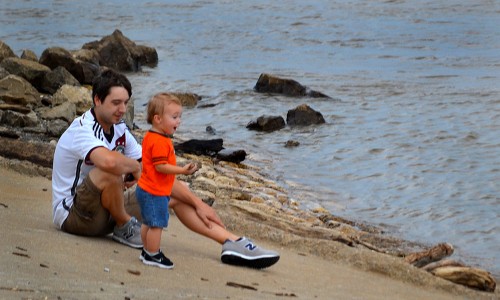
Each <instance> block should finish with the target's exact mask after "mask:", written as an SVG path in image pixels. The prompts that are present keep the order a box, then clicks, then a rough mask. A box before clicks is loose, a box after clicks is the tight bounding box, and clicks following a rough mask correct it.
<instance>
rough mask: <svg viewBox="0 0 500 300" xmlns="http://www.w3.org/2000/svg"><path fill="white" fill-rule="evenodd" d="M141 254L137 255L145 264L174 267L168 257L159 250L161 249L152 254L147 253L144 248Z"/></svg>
mask: <svg viewBox="0 0 500 300" xmlns="http://www.w3.org/2000/svg"><path fill="white" fill-rule="evenodd" d="M141 256H142V259H141ZM141 256H140V257H139V259H141V260H142V262H143V263H144V264H146V265H149V266H156V267H160V268H163V269H172V268H173V267H174V263H173V262H172V261H170V259H168V258H167V257H166V256H165V255H163V252H161V250H160V251H159V252H158V253H157V254H155V255H153V256H151V255H149V254H147V253H146V251H145V250H142V253H141Z"/></svg>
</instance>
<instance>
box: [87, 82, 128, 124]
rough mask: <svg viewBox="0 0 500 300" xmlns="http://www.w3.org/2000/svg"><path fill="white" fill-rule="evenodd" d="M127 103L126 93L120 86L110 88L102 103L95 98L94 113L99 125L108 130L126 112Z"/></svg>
mask: <svg viewBox="0 0 500 300" xmlns="http://www.w3.org/2000/svg"><path fill="white" fill-rule="evenodd" d="M128 101H129V95H128V92H127V90H126V89H125V88H123V87H121V86H114V87H112V88H111V89H110V90H109V94H108V95H107V96H106V98H105V99H104V101H101V100H100V99H99V98H98V97H96V99H95V108H94V111H95V114H96V117H97V121H98V122H99V124H101V126H102V127H103V128H104V129H105V130H109V128H111V126H112V125H113V124H116V123H118V122H120V120H121V119H122V118H123V116H124V115H125V113H126V112H127V104H128Z"/></svg>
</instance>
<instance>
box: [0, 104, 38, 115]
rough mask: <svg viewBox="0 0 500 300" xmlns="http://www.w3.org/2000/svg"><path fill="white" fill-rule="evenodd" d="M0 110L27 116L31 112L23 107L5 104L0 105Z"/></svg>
mask: <svg viewBox="0 0 500 300" xmlns="http://www.w3.org/2000/svg"><path fill="white" fill-rule="evenodd" d="M0 110H12V111H15V112H18V113H22V114H28V113H30V112H31V109H30V108H29V107H26V106H24V105H16V104H6V103H0Z"/></svg>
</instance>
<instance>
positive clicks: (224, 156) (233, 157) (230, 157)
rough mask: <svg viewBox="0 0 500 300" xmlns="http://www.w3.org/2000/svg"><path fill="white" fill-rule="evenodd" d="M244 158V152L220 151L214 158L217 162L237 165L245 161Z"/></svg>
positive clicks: (245, 154)
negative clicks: (221, 161)
mask: <svg viewBox="0 0 500 300" xmlns="http://www.w3.org/2000/svg"><path fill="white" fill-rule="evenodd" d="M246 156H247V153H246V152H245V150H229V149H222V150H221V151H219V152H218V153H217V155H216V158H217V159H219V160H224V161H229V162H234V163H237V164H239V163H240V162H242V161H244V160H245V158H246Z"/></svg>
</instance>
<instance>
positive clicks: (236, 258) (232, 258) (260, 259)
mask: <svg viewBox="0 0 500 300" xmlns="http://www.w3.org/2000/svg"><path fill="white" fill-rule="evenodd" d="M220 259H221V260H222V262H223V263H225V264H230V265H236V266H244V267H249V268H254V269H264V268H267V267H270V266H272V265H274V264H275V263H277V262H278V260H279V259H280V255H279V253H277V252H275V251H271V250H266V249H264V248H261V247H259V246H257V245H256V244H255V243H254V242H252V241H251V240H249V239H248V238H246V237H242V238H239V239H238V240H236V241H231V240H227V241H225V242H224V244H223V245H222V253H221V257H220Z"/></svg>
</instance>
